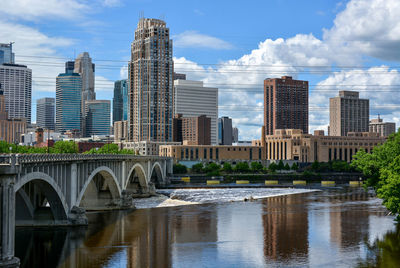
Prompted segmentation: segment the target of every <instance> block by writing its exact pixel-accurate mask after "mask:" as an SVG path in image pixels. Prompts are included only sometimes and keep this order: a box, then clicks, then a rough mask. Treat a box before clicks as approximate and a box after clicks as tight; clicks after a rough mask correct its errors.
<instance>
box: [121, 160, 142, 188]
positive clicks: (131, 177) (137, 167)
mask: <svg viewBox="0 0 400 268" xmlns="http://www.w3.org/2000/svg"><path fill="white" fill-rule="evenodd" d="M135 175H137V182H138V183H139V185H138V186H139V187H141V188H147V186H148V183H147V177H146V171H145V169H144V168H143V166H142V165H141V164H140V163H136V164H134V165H133V167H132V168H131V170H130V171H129V173H128V176H127V179H126V183H125V189H126V190H129V188H130V187H129V186H130V184H131V183H134V182H135V179H136V177H135Z"/></svg>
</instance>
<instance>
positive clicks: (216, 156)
mask: <svg viewBox="0 0 400 268" xmlns="http://www.w3.org/2000/svg"><path fill="white" fill-rule="evenodd" d="M218 158H219V150H218V148H215V159H217V160H218Z"/></svg>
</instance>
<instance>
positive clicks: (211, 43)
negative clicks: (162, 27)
mask: <svg viewBox="0 0 400 268" xmlns="http://www.w3.org/2000/svg"><path fill="white" fill-rule="evenodd" d="M173 39H174V45H175V46H176V47H190V48H210V49H221V50H224V49H232V48H233V46H232V45H231V44H230V43H228V42H226V41H224V40H221V39H219V38H217V37H213V36H209V35H205V34H201V33H198V32H196V31H185V32H183V33H181V34H178V35H176V36H174V37H173Z"/></svg>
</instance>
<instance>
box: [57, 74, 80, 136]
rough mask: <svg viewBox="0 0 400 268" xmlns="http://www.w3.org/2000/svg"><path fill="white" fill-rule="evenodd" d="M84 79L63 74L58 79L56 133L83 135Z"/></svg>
mask: <svg viewBox="0 0 400 268" xmlns="http://www.w3.org/2000/svg"><path fill="white" fill-rule="evenodd" d="M81 98H82V78H81V76H80V74H78V73H63V74H59V75H58V76H57V78H56V131H57V132H61V133H65V132H66V131H67V130H68V131H70V132H74V133H77V132H78V133H81Z"/></svg>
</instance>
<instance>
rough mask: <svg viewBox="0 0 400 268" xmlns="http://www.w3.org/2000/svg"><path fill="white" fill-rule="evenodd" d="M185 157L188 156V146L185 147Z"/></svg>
mask: <svg viewBox="0 0 400 268" xmlns="http://www.w3.org/2000/svg"><path fill="white" fill-rule="evenodd" d="M185 158H186V159H187V158H189V149H188V148H186V150H185Z"/></svg>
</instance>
